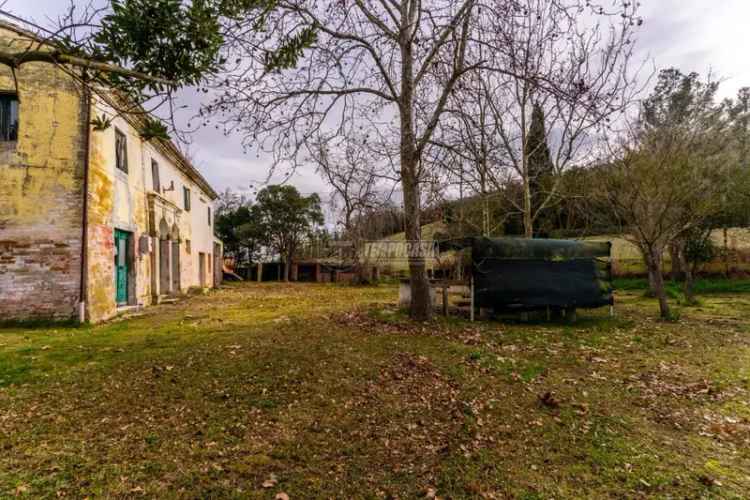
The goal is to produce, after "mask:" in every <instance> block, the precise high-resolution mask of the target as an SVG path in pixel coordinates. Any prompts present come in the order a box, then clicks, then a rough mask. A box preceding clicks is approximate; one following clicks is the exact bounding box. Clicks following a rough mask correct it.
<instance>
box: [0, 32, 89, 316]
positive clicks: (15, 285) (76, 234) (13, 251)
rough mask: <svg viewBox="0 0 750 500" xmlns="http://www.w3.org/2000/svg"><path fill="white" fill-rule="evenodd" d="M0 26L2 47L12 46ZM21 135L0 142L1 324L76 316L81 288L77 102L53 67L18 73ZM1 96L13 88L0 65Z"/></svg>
mask: <svg viewBox="0 0 750 500" xmlns="http://www.w3.org/2000/svg"><path fill="white" fill-rule="evenodd" d="M18 43H19V37H18V35H16V34H14V33H12V32H10V31H6V30H3V29H0V45H2V46H4V47H7V46H9V45H10V46H18ZM16 75H17V79H18V96H19V101H20V106H19V134H18V135H19V137H18V141H17V143H16V144H13V143H0V150H1V152H0V320H17V319H29V318H40V317H43V318H55V319H64V318H71V317H75V315H76V314H77V304H78V298H79V286H80V253H81V224H82V210H81V208H82V200H83V196H82V186H83V165H84V147H85V142H84V134H83V130H82V126H81V123H82V120H81V116H82V113H83V99H82V98H81V95H80V94H79V92H78V89H76V87H75V86H74V85H73V83H72V81H71V80H70V79H69V78H68V77H66V76H65V75H64V74H63V73H62V72H61V71H58V70H56V69H55V68H54V67H53V66H51V65H49V64H43V63H34V64H26V65H24V66H23V67H22V68H20V69H19V70H18V71H17V72H16ZM0 91H9V92H13V91H15V85H14V82H13V78H12V75H11V73H10V70H9V69H7V68H5V67H4V66H0Z"/></svg>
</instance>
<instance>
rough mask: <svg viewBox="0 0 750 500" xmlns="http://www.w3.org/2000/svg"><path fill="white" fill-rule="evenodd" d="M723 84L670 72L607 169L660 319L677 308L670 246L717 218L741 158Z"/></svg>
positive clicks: (608, 185) (607, 182)
mask: <svg viewBox="0 0 750 500" xmlns="http://www.w3.org/2000/svg"><path fill="white" fill-rule="evenodd" d="M717 89H718V84H717V83H716V82H713V81H710V80H709V81H707V82H702V81H701V80H700V79H699V76H698V75H697V74H695V73H692V74H690V75H683V74H682V73H680V72H679V71H678V70H674V69H672V70H665V71H662V72H661V73H660V75H659V81H658V83H657V86H656V89H655V90H654V92H653V93H652V94H651V96H650V97H649V98H648V99H646V100H645V101H644V104H643V109H642V112H641V114H640V116H639V117H638V120H637V122H636V124H635V126H634V127H633V128H632V129H631V130H630V131H629V133H628V135H627V136H626V137H625V138H624V139H623V140H622V142H621V143H620V144H619V145H618V148H617V150H616V154H615V156H614V158H613V160H612V163H611V165H610V166H609V167H608V168H607V169H603V170H602V171H603V180H604V188H605V189H604V195H605V198H606V200H607V201H608V203H609V205H610V207H611V209H612V212H613V213H614V214H615V216H616V217H617V219H618V220H619V222H620V224H621V226H622V231H623V233H624V234H625V235H626V238H627V239H629V240H630V241H631V242H633V243H634V244H635V245H637V247H638V248H639V249H640V251H641V253H642V254H643V258H644V261H645V263H646V267H647V269H648V274H649V282H650V284H651V288H652V290H653V292H654V293H655V294H656V296H657V298H658V300H659V308H660V314H661V316H662V318H665V319H667V318H670V317H671V313H670V309H669V304H668V302H667V297H666V292H665V290H664V280H663V275H662V256H663V254H664V251H665V250H666V248H667V245H668V244H669V243H670V242H671V241H674V240H675V239H678V238H680V237H681V236H682V235H684V234H686V232H688V231H691V230H694V229H696V228H698V227H700V225H701V224H703V223H704V222H705V221H706V220H707V218H709V217H712V216H715V215H717V214H718V213H719V212H720V211H721V207H722V206H723V203H722V199H723V196H724V193H725V189H726V186H727V185H728V182H727V179H728V178H729V175H730V172H731V169H732V166H733V164H734V163H735V162H736V155H735V151H734V149H733V148H732V147H731V140H732V134H731V133H730V121H729V120H728V119H727V113H726V107H725V106H722V105H717V104H715V102H714V96H715V94H716V90H717Z"/></svg>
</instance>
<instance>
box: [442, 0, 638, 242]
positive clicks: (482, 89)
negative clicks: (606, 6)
mask: <svg viewBox="0 0 750 500" xmlns="http://www.w3.org/2000/svg"><path fill="white" fill-rule="evenodd" d="M589 5H590V2H586V1H580V2H579V1H566V2H563V1H560V2H557V1H547V0H519V1H516V2H500V3H498V4H496V6H495V7H494V8H493V12H492V13H493V15H491V16H488V17H487V18H486V19H485V23H486V24H485V29H483V30H481V31H480V32H478V34H477V36H478V37H479V40H478V41H477V43H476V44H472V45H471V46H470V50H471V51H472V53H471V56H472V58H479V59H482V60H485V59H486V60H488V62H489V63H488V64H486V65H484V66H483V67H482V68H480V69H479V70H477V71H476V72H474V73H473V74H472V75H471V77H469V78H467V79H465V80H464V81H463V82H462V84H461V85H460V86H459V88H458V89H457V91H456V92H455V93H454V94H453V95H452V99H451V100H450V102H449V107H448V112H447V113H446V115H447V119H445V120H443V123H442V125H441V129H440V132H441V133H440V134H439V135H438V136H437V137H436V139H435V141H434V142H436V143H439V144H440V145H441V146H448V147H449V148H450V150H451V151H452V153H453V154H454V155H456V156H457V157H458V159H459V161H457V162H455V165H456V166H458V167H459V168H460V169H461V172H460V176H461V179H462V180H464V179H470V180H471V181H473V184H474V185H475V189H476V191H477V192H478V193H480V194H482V195H484V194H486V193H487V192H488V190H490V189H491V190H492V191H494V192H496V193H498V194H502V193H506V194H516V193H519V194H520V196H519V197H516V196H510V197H509V199H508V201H509V202H510V203H511V204H512V205H513V206H514V210H515V211H516V212H517V213H518V214H520V215H521V216H522V218H523V226H524V234H525V236H526V237H532V236H533V235H534V232H535V225H536V223H537V221H538V219H539V218H540V216H541V214H542V213H544V212H545V210H546V209H548V208H550V207H551V206H552V205H554V204H555V203H557V202H558V201H559V199H560V197H561V192H560V189H561V187H562V184H561V182H562V175H561V174H562V173H563V172H564V171H566V170H567V169H569V168H570V167H572V166H576V165H577V166H580V165H582V164H586V163H587V162H589V161H590V159H591V158H592V156H593V155H592V154H591V153H592V149H593V147H594V146H595V144H596V139H597V136H598V135H599V134H600V132H602V131H606V129H607V127H608V125H609V123H611V122H612V121H615V120H616V118H617V117H618V116H619V115H621V114H622V113H623V112H624V111H625V110H626V109H627V108H628V107H629V106H630V105H631V103H632V102H633V100H634V97H635V96H636V95H637V94H638V92H639V91H640V88H639V87H638V85H637V84H636V79H635V75H634V74H632V73H633V72H632V71H631V69H632V68H631V60H632V55H633V46H634V37H635V34H636V31H637V27H638V26H639V25H640V20H639V18H637V16H636V14H637V11H636V9H637V7H636V4H635V3H627V4H624V5H623V10H622V11H620V12H618V14H619V15H618V16H609V15H606V14H608V13H607V12H605V11H603V10H602V9H600V8H595V9H594V13H595V14H596V15H593V16H592V15H589V16H582V15H580V13H581V12H583V11H586V7H587V6H589ZM497 68H502V69H503V70H504V71H498V70H497ZM539 163H542V164H546V165H547V166H544V165H542V166H539V165H538V164H539ZM512 184H517V185H518V187H519V188H518V189H507V188H508V186H510V185H512Z"/></svg>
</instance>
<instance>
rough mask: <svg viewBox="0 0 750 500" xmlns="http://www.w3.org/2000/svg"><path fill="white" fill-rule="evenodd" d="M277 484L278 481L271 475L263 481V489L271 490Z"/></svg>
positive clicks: (274, 475)
mask: <svg viewBox="0 0 750 500" xmlns="http://www.w3.org/2000/svg"><path fill="white" fill-rule="evenodd" d="M277 484H279V480H278V479H277V478H276V474H271V475H270V476H268V479H266V480H265V481H263V487H264V488H273V487H274V486H276V485H277Z"/></svg>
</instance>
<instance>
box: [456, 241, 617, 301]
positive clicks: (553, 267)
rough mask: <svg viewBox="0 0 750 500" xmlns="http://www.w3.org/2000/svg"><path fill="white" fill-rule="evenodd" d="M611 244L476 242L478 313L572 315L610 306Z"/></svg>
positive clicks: (474, 267)
mask: <svg viewBox="0 0 750 500" xmlns="http://www.w3.org/2000/svg"><path fill="white" fill-rule="evenodd" d="M610 252H611V243H609V242H593V241H573V240H547V239H520V238H498V239H490V238H474V239H473V241H472V251H471V261H472V276H473V282H474V283H473V284H474V304H475V306H476V307H480V308H487V309H492V310H494V311H496V312H501V311H533V310H542V309H548V310H549V309H551V310H568V309H570V310H575V309H576V308H597V307H602V306H607V305H613V304H614V299H613V288H612V270H611V262H610Z"/></svg>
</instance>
